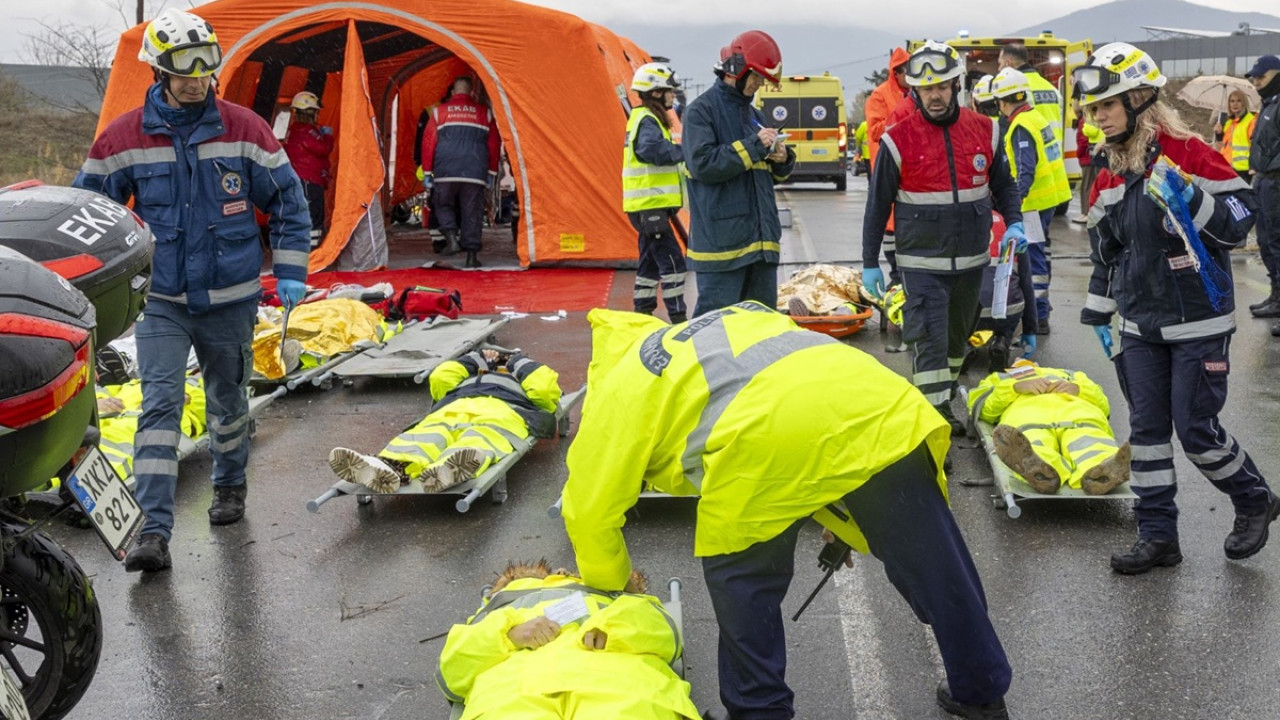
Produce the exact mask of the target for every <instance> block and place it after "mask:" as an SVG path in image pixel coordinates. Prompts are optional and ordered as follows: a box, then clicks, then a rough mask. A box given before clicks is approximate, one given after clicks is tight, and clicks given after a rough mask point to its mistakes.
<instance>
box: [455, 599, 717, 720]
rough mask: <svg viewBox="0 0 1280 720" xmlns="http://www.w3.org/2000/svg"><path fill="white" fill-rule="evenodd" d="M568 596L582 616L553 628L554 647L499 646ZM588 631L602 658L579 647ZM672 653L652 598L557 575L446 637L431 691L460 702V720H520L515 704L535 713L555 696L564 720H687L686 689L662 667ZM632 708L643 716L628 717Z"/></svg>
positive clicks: (494, 602)
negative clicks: (594, 634) (643, 705)
mask: <svg viewBox="0 0 1280 720" xmlns="http://www.w3.org/2000/svg"><path fill="white" fill-rule="evenodd" d="M574 593H581V594H582V596H583V600H584V601H585V604H586V608H587V611H588V613H589V614H588V615H587V616H586V617H583V618H581V619H580V620H578V621H575V622H569V623H567V624H563V625H561V630H560V634H559V635H558V636H557V637H556V639H555V640H552V641H551V642H549V643H547V644H546V645H543V646H542V647H539V648H537V649H534V650H529V649H517V648H516V646H515V645H514V644H513V643H512V642H511V640H510V638H509V637H507V631H509V630H510V629H511V628H513V627H515V626H516V625H519V624H521V623H523V622H526V621H528V620H532V619H533V618H536V617H538V616H539V615H543V614H545V611H546V608H547V607H548V606H549V605H551V604H553V603H556V602H559V601H562V600H564V599H565V598H567V597H569V596H570V595H572V594H574ZM593 629H598V630H602V631H604V632H605V633H606V634H607V636H608V639H607V641H606V643H605V647H604V649H603V650H589V649H587V648H586V647H584V646H583V644H582V637H583V635H585V634H586V633H587V631H589V630H593ZM682 652H683V648H682V644H681V638H680V635H679V632H678V631H677V629H676V626H675V624H674V622H673V621H672V619H671V617H670V616H669V615H667V613H666V611H665V610H663V608H662V603H661V602H660V601H659V600H658V598H656V597H653V596H651V595H633V594H618V593H604V592H601V591H599V590H594V589H592V588H590V587H587V586H585V585H583V584H582V581H581V580H579V579H578V578H574V577H568V576H565V575H549V576H547V577H546V578H523V579H519V580H514V581H512V582H511V583H510V584H508V585H507V586H506V587H504V588H502V589H501V590H500V591H498V592H496V593H494V594H493V596H492V597H490V598H489V599H487V600H486V601H485V603H484V604H483V605H482V606H481V607H480V610H479V611H477V612H476V614H475V615H473V616H471V618H469V619H468V620H467V622H466V624H465V625H454V626H453V628H452V629H450V630H449V637H448V639H446V640H445V645H444V650H443V651H441V653H440V669H439V672H438V673H437V676H436V683H437V684H438V685H439V687H440V690H441V692H443V693H444V695H445V697H446V698H448V699H449V700H450V701H452V702H466V712H465V713H464V714H463V716H462V718H463V720H469V719H470V718H481V717H483V718H488V717H502V718H520V717H522V714H521V712H520V709H521V707H523V706H525V704H528V705H529V706H532V707H545V706H546V704H547V702H548V700H549V699H550V700H552V702H555V700H554V699H553V696H556V695H558V694H566V695H567V697H565V698H562V699H561V701H562V702H563V703H565V704H566V705H567V706H569V707H576V708H577V709H578V712H577V713H576V714H575V713H573V712H569V713H568V714H567V715H566V717H569V716H574V717H580V718H583V720H586V719H587V718H601V719H603V718H610V719H613V718H618V719H620V720H627V719H628V718H632V717H640V718H653V717H661V713H660V712H654V711H653V708H657V709H659V710H660V711H666V712H669V713H671V716H672V717H673V718H674V717H684V718H689V719H690V720H697V718H698V717H699V715H698V709H697V707H695V706H694V704H693V701H692V700H690V699H689V683H687V682H685V681H684V680H681V679H680V676H678V675H676V673H675V671H674V670H672V669H671V667H670V665H671V663H672V662H674V661H675V659H676V658H678V657H679V656H680V654H681V653H682ZM575 693H576V694H581V695H582V696H583V699H577V698H574V697H573V696H574V694H575ZM637 701H647V702H648V703H650V704H651V706H653V707H651V708H647V709H646V711H645V712H643V713H640V714H637V713H636V712H635V711H629V708H634V707H635V706H636V705H637ZM538 717H543V716H542V715H538Z"/></svg>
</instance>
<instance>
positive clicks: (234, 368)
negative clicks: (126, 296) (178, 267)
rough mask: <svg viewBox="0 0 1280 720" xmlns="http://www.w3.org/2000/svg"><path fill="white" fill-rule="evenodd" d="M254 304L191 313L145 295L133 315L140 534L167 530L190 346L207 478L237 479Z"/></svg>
mask: <svg viewBox="0 0 1280 720" xmlns="http://www.w3.org/2000/svg"><path fill="white" fill-rule="evenodd" d="M257 309H258V303H257V302H256V301H255V300H246V301H244V302H239V303H235V304H234V305H228V306H225V307H220V308H215V309H213V310H211V311H209V312H207V313H205V314H203V315H192V314H190V313H189V312H188V311H187V307H186V306H185V305H182V304H179V303H172V302H168V301H165V300H157V299H155V298H152V299H150V300H149V301H148V302H147V309H146V310H145V311H144V312H143V317H142V320H140V321H138V326H137V330H136V333H135V334H136V335H137V338H138V372H139V374H140V375H141V376H142V415H141V417H139V418H138V434H137V435H136V436H135V437H134V441H133V447H134V450H133V472H134V477H135V478H136V480H137V487H136V488H135V489H134V494H135V495H136V496H137V498H138V504H140V505H141V506H142V510H143V511H144V512H146V514H147V521H146V523H145V524H144V525H143V526H142V532H143V533H144V534H148V533H151V534H157V535H161V536H163V537H164V538H166V539H168V538H169V537H170V536H171V535H172V534H173V505H174V501H173V497H174V491H175V490H176V489H177V484H178V438H179V437H180V436H181V434H182V424H181V423H182V406H183V403H184V402H185V401H186V393H185V389H184V388H185V387H186V372H187V355H188V353H190V351H191V348H193V347H194V348H195V351H196V358H197V359H198V360H199V363H200V374H201V375H202V376H203V378H204V389H205V399H206V403H207V417H208V422H209V449H210V451H211V452H212V454H213V484H214V485H243V484H244V482H245V465H246V464H247V463H248V460H249V396H248V393H247V392H246V388H247V387H248V385H249V377H250V375H251V374H252V372H253V348H252V341H253V325H254V320H255V317H256V315H257Z"/></svg>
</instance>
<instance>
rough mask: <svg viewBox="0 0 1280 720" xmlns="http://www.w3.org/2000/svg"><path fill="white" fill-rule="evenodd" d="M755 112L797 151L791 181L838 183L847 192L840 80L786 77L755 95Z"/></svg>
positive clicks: (846, 136) (825, 76)
mask: <svg viewBox="0 0 1280 720" xmlns="http://www.w3.org/2000/svg"><path fill="white" fill-rule="evenodd" d="M756 107H758V108H760V110H761V111H763V112H764V115H765V117H767V118H768V119H769V121H770V123H771V124H772V126H773V127H775V128H778V129H779V130H781V131H782V132H784V133H786V134H787V140H786V143H787V145H790V146H791V147H792V148H793V149H795V151H796V167H795V170H793V171H792V172H791V179H790V181H789V182H834V183H835V184H836V190H840V191H844V189H845V187H846V185H847V184H848V175H846V172H847V168H848V162H849V161H848V159H847V158H846V157H845V149H846V148H847V147H848V143H849V133H848V125H847V120H846V118H845V114H844V89H843V88H842V87H841V86H840V79H839V78H837V77H834V76H833V75H832V74H831V73H829V72H824V73H822V74H821V75H789V76H784V77H783V78H782V82H781V83H780V84H779V85H778V87H776V88H774V87H772V86H770V85H765V86H764V87H762V88H761V89H760V91H759V92H757V93H756Z"/></svg>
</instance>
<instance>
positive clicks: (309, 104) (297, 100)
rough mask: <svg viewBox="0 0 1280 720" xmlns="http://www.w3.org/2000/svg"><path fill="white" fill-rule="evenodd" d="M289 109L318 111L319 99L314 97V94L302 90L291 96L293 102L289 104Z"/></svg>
mask: <svg viewBox="0 0 1280 720" xmlns="http://www.w3.org/2000/svg"><path fill="white" fill-rule="evenodd" d="M289 107H291V108H293V109H294V110H319V109H320V98H318V97H316V94H315V93H313V92H307V91H305V90H304V91H302V92H300V93H298V94H297V95H294V96H293V102H291V103H289Z"/></svg>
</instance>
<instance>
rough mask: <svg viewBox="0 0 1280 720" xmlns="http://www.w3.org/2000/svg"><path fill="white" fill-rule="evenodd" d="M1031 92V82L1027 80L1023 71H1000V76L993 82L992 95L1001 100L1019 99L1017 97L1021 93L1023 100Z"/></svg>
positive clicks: (1007, 69)
mask: <svg viewBox="0 0 1280 720" xmlns="http://www.w3.org/2000/svg"><path fill="white" fill-rule="evenodd" d="M1030 92H1031V81H1029V80H1027V76H1026V75H1024V74H1023V73H1022V72H1021V71H1018V70H1014V69H1013V68H1005V69H1003V70H1001V71H1000V74H999V75H996V76H995V78H993V79H992V80H991V95H992V96H993V97H995V98H998V99H1000V100H1005V99H1009V98H1013V99H1017V98H1016V96H1017V95H1018V94H1019V93H1021V94H1023V96H1024V97H1023V99H1024V100H1025V99H1026V97H1025V96H1026V95H1027V94H1028V93H1030Z"/></svg>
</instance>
